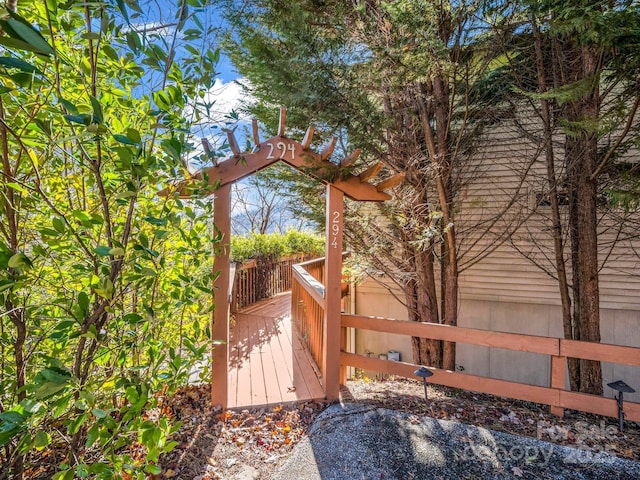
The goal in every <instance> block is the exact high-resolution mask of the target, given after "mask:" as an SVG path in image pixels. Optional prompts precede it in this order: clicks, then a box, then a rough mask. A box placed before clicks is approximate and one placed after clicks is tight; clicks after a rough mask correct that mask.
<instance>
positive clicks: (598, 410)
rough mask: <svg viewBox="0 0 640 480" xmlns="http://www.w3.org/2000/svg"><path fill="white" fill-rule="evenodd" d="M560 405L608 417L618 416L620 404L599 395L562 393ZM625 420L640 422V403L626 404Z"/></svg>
mask: <svg viewBox="0 0 640 480" xmlns="http://www.w3.org/2000/svg"><path fill="white" fill-rule="evenodd" d="M560 404H561V405H562V406H563V407H564V408H568V409H571V410H580V411H583V412H589V413H595V414H596V415H604V416H607V417H617V416H618V404H617V402H616V400H615V399H613V398H604V397H600V396H597V395H589V394H588V393H579V392H569V391H561V392H560ZM624 413H625V419H626V420H631V421H633V422H640V403H635V402H627V401H626V400H625V402H624Z"/></svg>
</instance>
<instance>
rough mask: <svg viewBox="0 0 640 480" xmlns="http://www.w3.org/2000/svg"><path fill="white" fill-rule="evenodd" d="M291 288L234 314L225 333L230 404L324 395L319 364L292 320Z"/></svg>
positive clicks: (316, 397) (262, 403) (232, 406)
mask: <svg viewBox="0 0 640 480" xmlns="http://www.w3.org/2000/svg"><path fill="white" fill-rule="evenodd" d="M290 309H291V293H284V294H281V295H278V296H276V297H274V298H271V299H268V300H263V301H261V302H258V303H256V304H254V305H251V306H249V307H247V308H245V309H242V310H241V311H240V312H238V313H237V314H236V315H235V324H234V323H233V320H232V323H231V328H230V333H229V338H230V340H229V398H228V406H229V408H237V407H256V406H262V405H274V404H279V403H285V402H295V401H304V400H311V399H319V398H324V396H325V395H324V391H323V389H322V386H321V385H320V381H319V380H318V368H317V367H316V365H315V363H314V361H313V360H312V358H311V355H310V354H309V352H307V350H306V349H305V347H304V346H303V343H302V342H301V341H300V339H299V337H298V332H297V328H296V327H295V325H292V324H291V311H290Z"/></svg>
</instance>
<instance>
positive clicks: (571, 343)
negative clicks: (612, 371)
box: [560, 338, 640, 366]
mask: <svg viewBox="0 0 640 480" xmlns="http://www.w3.org/2000/svg"><path fill="white" fill-rule="evenodd" d="M560 355H563V356H565V357H571V358H582V359H585V360H597V361H601V362H612V363H621V364H625V365H635V366H640V348H637V347H625V346H621V345H609V344H606V343H595V342H585V341H580V340H565V339H564V338H563V339H561V340H560Z"/></svg>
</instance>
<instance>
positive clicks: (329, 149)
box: [320, 137, 338, 162]
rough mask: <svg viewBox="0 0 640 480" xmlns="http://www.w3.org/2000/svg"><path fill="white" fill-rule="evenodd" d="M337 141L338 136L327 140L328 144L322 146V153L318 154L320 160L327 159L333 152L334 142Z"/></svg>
mask: <svg viewBox="0 0 640 480" xmlns="http://www.w3.org/2000/svg"><path fill="white" fill-rule="evenodd" d="M337 141H338V137H333V138H332V139H331V141H330V142H329V145H327V146H326V147H324V150H322V153H321V154H320V160H321V161H323V162H324V161H326V160H328V159H329V157H330V156H331V154H332V153H333V150H334V149H335V148H336V142H337Z"/></svg>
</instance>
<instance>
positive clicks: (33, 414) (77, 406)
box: [0, 0, 216, 479]
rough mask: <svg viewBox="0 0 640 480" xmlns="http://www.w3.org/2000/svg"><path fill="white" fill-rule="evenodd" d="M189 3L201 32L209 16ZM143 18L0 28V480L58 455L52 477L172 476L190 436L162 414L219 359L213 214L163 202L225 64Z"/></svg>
mask: <svg viewBox="0 0 640 480" xmlns="http://www.w3.org/2000/svg"><path fill="white" fill-rule="evenodd" d="M188 3H189V5H190V9H189V17H188V18H189V19H193V18H194V17H193V16H194V15H197V14H198V5H204V3H202V2H200V1H199V0H197V1H195V2H191V1H190V2H188ZM20 6H21V5H19V7H20ZM167 8H169V6H167ZM142 12H143V10H142V9H141V8H140V6H139V5H138V2H137V1H135V0H134V1H129V0H127V2H122V1H117V2H110V1H105V2H100V3H99V4H98V3H95V2H89V3H86V2H85V3H79V2H49V1H47V2H35V3H33V4H30V5H29V7H28V8H25V9H24V12H22V11H20V12H19V13H20V14H23V15H24V18H23V17H22V16H19V15H17V14H14V13H11V14H8V13H7V12H6V11H5V13H4V14H2V18H0V26H1V27H2V30H3V32H4V33H3V37H2V38H4V41H3V42H2V43H3V55H4V56H3V57H2V58H3V62H2V66H1V67H0V77H1V80H2V81H1V82H0V83H2V87H1V88H0V139H1V142H2V144H3V149H2V152H0V156H1V158H2V162H0V170H1V173H2V175H0V191H1V192H2V194H1V195H0V467H1V470H2V472H0V477H2V478H6V476H7V477H10V478H22V476H23V473H24V472H25V471H27V470H28V469H30V468H34V467H38V468H43V467H51V465H43V464H45V463H46V462H45V460H44V459H45V458H48V459H51V458H55V452H60V451H62V452H66V453H67V455H66V457H65V458H61V459H59V464H58V465H57V466H54V468H55V470H52V469H47V471H46V472H43V473H42V475H43V476H47V477H49V478H51V477H52V478H54V479H71V478H87V477H91V478H124V477H127V478H145V477H146V476H148V475H149V474H156V473H158V467H157V465H156V464H157V460H158V457H159V455H161V454H162V453H164V452H166V451H168V450H171V449H172V448H173V446H174V443H172V442H171V440H170V436H171V434H172V433H173V432H174V431H175V428H176V425H171V424H170V422H169V420H168V419H167V418H166V417H164V416H162V415H161V414H158V415H155V416H151V415H149V416H147V415H148V412H149V411H150V410H152V409H154V408H155V407H156V406H157V405H158V397H159V396H160V394H161V393H162V392H171V390H172V389H174V388H176V387H177V386H179V385H181V384H182V383H184V382H185V381H186V379H187V378H188V374H189V371H190V366H191V364H192V363H193V362H194V361H195V360H197V358H198V357H200V358H201V357H203V356H204V354H205V352H206V351H207V350H208V348H209V346H208V345H210V341H211V339H210V338H209V335H210V333H209V328H208V324H209V320H210V312H211V307H212V306H211V302H210V298H211V297H210V290H211V281H212V275H213V274H212V269H211V263H210V262H211V241H210V237H211V235H210V232H209V231H208V229H207V224H208V218H211V204H210V202H198V201H194V202H191V203H186V202H181V201H180V200H178V199H175V198H172V197H170V198H160V197H158V195H157V191H158V186H159V185H163V184H168V183H170V181H171V180H172V179H173V178H175V177H176V176H182V175H183V173H181V172H182V170H183V165H184V159H185V158H186V156H187V155H188V154H189V152H190V150H191V149H192V146H191V145H190V143H189V135H188V134H187V133H188V131H189V128H190V126H191V124H190V120H189V119H186V118H185V113H184V112H185V110H186V108H187V105H186V102H187V100H188V98H194V97H197V96H198V94H199V93H201V94H202V95H203V96H204V94H205V93H206V92H207V91H208V90H209V88H210V86H211V85H212V84H213V81H214V79H213V78H212V75H213V74H212V73H211V72H213V71H215V69H214V68H213V63H215V61H216V60H215V59H216V54H215V52H212V51H210V50H207V49H206V48H200V49H193V48H192V49H191V50H192V51H191V50H189V49H187V50H188V51H183V52H181V53H180V55H176V52H175V51H174V50H171V51H167V45H168V44H167V40H166V35H167V32H165V31H159V32H158V33H153V32H147V33H141V32H139V31H138V30H136V28H135V27H132V24H131V23H130V19H129V15H131V16H132V18H133V17H134V16H135V18H136V22H141V21H142V20H143V18H142V17H141V15H142ZM184 12H185V13H186V8H185V9H184ZM142 23H144V22H142ZM187 25H188V26H189V28H190V29H191V30H190V31H191V33H190V35H191V36H192V37H193V35H194V33H193V32H194V31H195V30H194V29H196V30H197V29H202V30H203V31H201V32H200V33H199V34H198V35H197V37H198V39H199V45H204V42H203V41H201V40H204V37H205V32H204V30H206V26H205V27H203V26H202V25H201V24H200V21H199V20H198V21H191V20H189V21H187V17H186V16H185V18H182V17H179V21H178V22H177V24H176V26H175V27H174V28H173V30H171V29H168V31H173V32H175V35H176V37H177V38H182V37H181V36H182V33H180V31H181V30H185V26H187ZM198 25H200V26H198ZM41 32H43V33H41ZM196 33H197V32H196ZM200 34H201V35H200ZM171 48H173V47H171ZM176 57H179V59H178V60H175V59H176ZM178 61H179V62H181V63H182V64H179V63H177V62H178ZM185 63H186V64H187V68H184V67H185ZM140 65H145V66H146V70H143V69H142V68H141V67H140ZM154 76H155V77H154ZM149 77H154V78H149ZM136 443H137V444H139V445H140V446H141V447H143V448H136V449H133V450H132V449H129V448H127V447H129V446H131V445H133V444H136ZM49 448H52V450H53V452H54V454H52V452H47V450H48V449H49ZM56 470H57V471H56ZM5 474H6V476H5Z"/></svg>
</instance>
